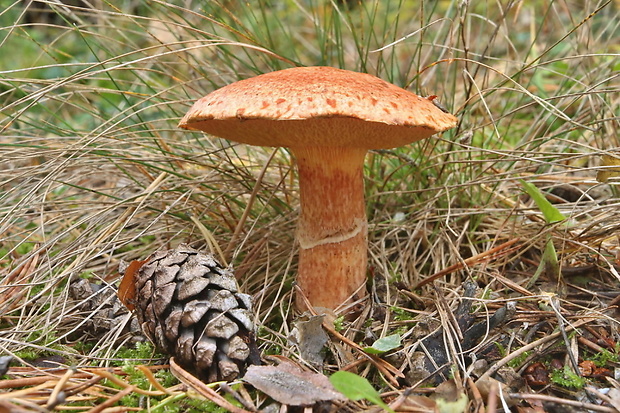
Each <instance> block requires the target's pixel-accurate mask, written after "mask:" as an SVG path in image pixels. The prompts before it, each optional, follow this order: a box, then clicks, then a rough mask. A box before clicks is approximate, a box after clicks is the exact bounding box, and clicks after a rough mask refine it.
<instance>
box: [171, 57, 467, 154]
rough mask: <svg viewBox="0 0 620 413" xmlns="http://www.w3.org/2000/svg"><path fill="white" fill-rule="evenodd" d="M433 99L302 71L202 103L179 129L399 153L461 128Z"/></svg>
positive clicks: (250, 83)
mask: <svg viewBox="0 0 620 413" xmlns="http://www.w3.org/2000/svg"><path fill="white" fill-rule="evenodd" d="M456 121H457V119H456V117H454V116H453V115H451V114H449V113H446V112H444V111H442V110H441V109H439V108H438V107H437V106H436V105H435V104H433V102H432V101H430V100H429V99H425V98H422V97H420V96H418V95H416V94H414V93H411V92H409V91H407V90H404V89H402V88H400V87H398V86H395V85H393V84H390V83H388V82H386V81H384V80H381V79H379V78H377V77H375V76H372V75H369V74H365V73H357V72H352V71H348V70H342V69H336V68H332V67H321V66H317V67H299V68H292V69H285V70H280V71H276V72H271V73H266V74H263V75H260V76H256V77H252V78H249V79H245V80H241V81H238V82H235V83H232V84H230V85H228V86H225V87H223V88H221V89H218V90H216V91H214V92H212V93H210V94H208V95H207V96H205V97H203V98H202V99H199V100H198V101H197V102H196V103H195V104H194V105H193V106H192V108H191V109H190V110H189V112H187V114H186V115H185V116H184V117H183V119H182V120H181V122H180V124H179V126H180V127H182V128H185V129H195V130H201V131H204V132H207V133H209V134H211V135H214V136H219V137H222V138H226V139H229V140H232V141H235V142H240V143H246V144H251V145H259V146H284V147H292V148H294V147H303V146H337V147H343V146H355V147H363V148H366V149H380V148H394V147H398V146H403V145H406V144H408V143H411V142H414V141H417V140H420V139H424V138H427V137H429V136H431V135H433V134H435V133H437V132H441V131H445V130H447V129H450V128H453V127H454V126H455V125H456Z"/></svg>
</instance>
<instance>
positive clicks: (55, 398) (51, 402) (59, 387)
mask: <svg viewBox="0 0 620 413" xmlns="http://www.w3.org/2000/svg"><path fill="white" fill-rule="evenodd" d="M74 373H75V369H73V368H70V369H67V371H66V372H65V374H63V376H62V377H61V378H60V380H58V383H56V386H54V390H52V394H50V397H49V398H48V399H47V405H46V406H45V407H47V408H48V409H50V410H52V409H53V408H54V407H56V406H57V405H59V404H60V403H62V402H63V401H64V398H65V397H64V394H63V396H62V397H60V395H61V392H63V390H64V387H65V385H66V384H67V382H68V381H69V379H70V378H71V377H72V376H73V374H74ZM63 393H64V392H63Z"/></svg>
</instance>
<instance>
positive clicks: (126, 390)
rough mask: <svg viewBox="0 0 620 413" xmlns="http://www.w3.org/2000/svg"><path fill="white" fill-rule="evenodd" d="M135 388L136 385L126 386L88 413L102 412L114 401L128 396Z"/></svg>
mask: <svg viewBox="0 0 620 413" xmlns="http://www.w3.org/2000/svg"><path fill="white" fill-rule="evenodd" d="M135 390H136V387H135V386H133V385H129V386H127V387H125V388H124V389H123V390H121V391H119V392H118V393H116V394H115V395H114V396H112V397H110V398H109V399H106V401H104V402H103V403H101V404H98V405H97V406H95V407H93V408H92V409H90V410H89V411H88V412H86V413H99V412H102V411H103V410H105V409H107V407H109V406H111V405H113V404H114V403H116V402H117V401H119V400H120V399H122V398H123V397H125V396H127V395H128V394H130V393H132V392H133V391H135Z"/></svg>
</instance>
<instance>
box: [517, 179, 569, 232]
mask: <svg viewBox="0 0 620 413" xmlns="http://www.w3.org/2000/svg"><path fill="white" fill-rule="evenodd" d="M521 185H523V189H524V190H525V192H527V194H528V195H529V196H530V197H531V198H532V199H533V200H534V202H536V205H537V206H538V209H540V211H541V212H542V213H543V216H544V217H545V221H547V223H549V224H551V223H553V222H559V221H564V220H565V219H566V217H565V216H564V215H563V214H562V213H561V212H560V211H559V210H558V209H557V208H556V207H554V206H553V205H552V204H551V202H549V201H548V200H547V198H545V195H544V194H543V193H542V192H541V191H540V189H538V188H537V187H536V186H535V185H534V184H531V183H529V182H525V181H523V180H522V181H521Z"/></svg>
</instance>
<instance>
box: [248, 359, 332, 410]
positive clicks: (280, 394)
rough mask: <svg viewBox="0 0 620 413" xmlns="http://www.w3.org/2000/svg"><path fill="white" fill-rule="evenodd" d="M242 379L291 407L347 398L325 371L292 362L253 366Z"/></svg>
mask: <svg viewBox="0 0 620 413" xmlns="http://www.w3.org/2000/svg"><path fill="white" fill-rule="evenodd" d="M243 380H244V381H246V382H248V383H250V384H251V385H252V386H254V387H256V388H257V389H258V390H260V391H262V392H263V393H265V394H267V395H268V396H269V397H271V398H272V399H274V400H276V401H277V402H280V403H282V404H286V405H290V406H309V405H313V404H315V403H317V402H320V401H328V400H344V396H343V395H342V394H340V393H339V392H337V391H336V390H335V389H334V387H333V386H332V385H331V383H330V382H329V379H328V378H327V376H324V375H323V374H318V373H313V372H310V371H304V370H302V369H300V368H298V367H295V366H293V365H291V364H290V363H282V364H280V365H279V366H277V367H276V366H250V367H248V370H247V372H246V373H245V376H243Z"/></svg>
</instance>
